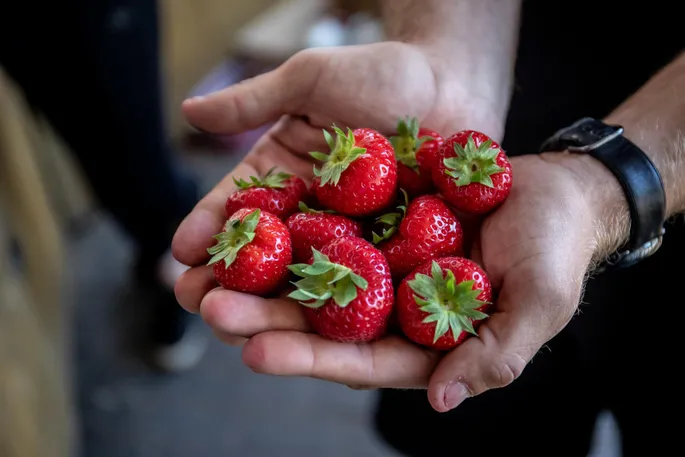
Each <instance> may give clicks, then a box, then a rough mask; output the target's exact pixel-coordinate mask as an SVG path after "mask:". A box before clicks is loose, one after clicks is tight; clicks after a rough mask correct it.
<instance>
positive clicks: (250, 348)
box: [243, 331, 438, 388]
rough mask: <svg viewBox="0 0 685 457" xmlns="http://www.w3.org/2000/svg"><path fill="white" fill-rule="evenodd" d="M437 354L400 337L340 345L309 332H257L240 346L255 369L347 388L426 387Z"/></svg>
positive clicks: (246, 360) (246, 359)
mask: <svg viewBox="0 0 685 457" xmlns="http://www.w3.org/2000/svg"><path fill="white" fill-rule="evenodd" d="M437 360H438V354H436V353H435V352H430V351H425V350H423V349H421V348H419V347H417V346H415V345H413V344H410V343H408V342H407V341H406V340H404V339H402V338H400V337H395V336H393V337H387V338H385V339H383V340H380V341H378V342H375V343H372V344H368V345H355V344H346V343H339V342H335V341H331V340H327V339H325V338H322V337H320V336H318V335H316V334H312V333H300V332H289V331H275V332H265V333H259V334H258V335H255V336H254V337H252V338H251V339H250V340H249V341H248V342H247V343H246V344H245V346H244V347H243V362H244V363H245V365H247V366H248V367H250V368H251V369H252V370H253V371H256V372H258V373H265V374H271V375H278V376H308V377H313V378H318V379H324V380H328V381H332V382H337V383H340V384H345V385H348V386H365V388H372V387H376V388H378V387H389V388H425V387H426V385H427V382H428V378H429V376H430V373H431V372H432V371H433V369H434V368H435V365H436V363H437Z"/></svg>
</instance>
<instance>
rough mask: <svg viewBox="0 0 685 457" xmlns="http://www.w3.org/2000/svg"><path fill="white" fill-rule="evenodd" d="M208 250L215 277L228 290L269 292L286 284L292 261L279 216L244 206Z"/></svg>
mask: <svg viewBox="0 0 685 457" xmlns="http://www.w3.org/2000/svg"><path fill="white" fill-rule="evenodd" d="M214 238H215V239H216V240H217V243H216V244H215V245H214V246H212V247H210V248H209V249H207V252H209V254H210V255H212V258H211V259H210V261H209V263H208V265H214V267H213V269H214V278H215V279H216V280H217V282H218V283H219V284H220V285H221V286H222V287H223V288H225V289H230V290H237V291H239V292H245V293H250V294H254V295H260V296H264V295H268V294H269V293H271V292H273V291H274V290H275V289H276V288H278V287H279V286H281V285H284V284H285V281H287V278H288V265H289V264H290V263H291V262H292V247H291V243H290V234H289V233H288V229H287V227H286V226H285V224H284V223H283V222H282V221H281V220H280V219H279V218H277V217H276V216H274V215H273V214H271V213H268V212H266V211H262V210H260V209H254V208H242V209H239V210H238V211H236V212H235V213H233V215H232V216H231V217H230V218H229V219H228V220H227V221H226V224H225V226H224V229H223V230H222V231H221V233H219V234H217V235H214Z"/></svg>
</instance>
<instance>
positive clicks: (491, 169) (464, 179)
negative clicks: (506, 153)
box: [443, 135, 504, 187]
mask: <svg viewBox="0 0 685 457" xmlns="http://www.w3.org/2000/svg"><path fill="white" fill-rule="evenodd" d="M454 152H455V153H456V154H457V155H456V157H451V158H449V159H445V160H444V161H443V162H444V164H445V167H447V170H445V173H446V174H447V175H449V176H451V177H453V178H454V183H455V184H456V185H457V186H467V185H469V184H471V183H480V184H482V185H484V186H487V187H493V184H492V178H491V176H492V175H494V174H497V173H501V172H503V171H504V168H502V167H500V166H499V165H497V156H498V155H499V153H500V151H499V149H498V148H493V147H492V141H491V140H487V141H483V142H482V143H481V145H480V146H476V143H475V141H473V135H469V139H468V141H467V142H466V147H462V146H461V145H460V144H458V143H454Z"/></svg>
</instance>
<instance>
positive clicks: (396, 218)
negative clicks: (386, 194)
mask: <svg viewBox="0 0 685 457" xmlns="http://www.w3.org/2000/svg"><path fill="white" fill-rule="evenodd" d="M400 190H401V191H402V195H403V196H404V204H403V205H399V206H397V211H395V212H392V213H386V214H383V215H381V216H379V217H377V218H376V223H378V224H382V231H381V234H380V235H378V234H377V233H376V232H371V236H372V240H371V242H372V243H373V244H378V243H380V242H381V241H383V240H388V239H390V237H392V236H393V235H394V234H395V232H397V229H398V228H399V226H400V224H401V223H402V220H403V219H404V216H405V215H406V214H407V207H408V206H409V196H408V195H407V192H405V191H404V189H400Z"/></svg>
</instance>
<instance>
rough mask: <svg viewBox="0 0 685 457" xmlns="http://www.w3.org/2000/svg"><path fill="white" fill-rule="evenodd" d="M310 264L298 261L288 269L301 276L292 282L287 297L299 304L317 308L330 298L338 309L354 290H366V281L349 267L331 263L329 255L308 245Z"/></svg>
mask: <svg viewBox="0 0 685 457" xmlns="http://www.w3.org/2000/svg"><path fill="white" fill-rule="evenodd" d="M312 254H313V261H312V263H311V264H306V263H300V264H293V265H289V266H288V268H289V269H290V271H292V272H293V273H294V274H295V275H297V276H299V277H301V278H302V279H300V280H298V281H297V282H293V283H292V284H293V285H294V286H295V287H296V289H295V290H294V291H293V292H291V293H290V294H289V295H288V297H290V298H292V299H294V300H297V301H299V302H300V304H301V305H303V306H307V307H310V308H319V307H321V306H323V305H324V304H325V303H326V302H327V301H329V300H332V302H333V303H335V304H336V305H337V306H340V307H342V308H344V307H346V306H347V305H349V304H350V303H351V302H352V301H353V300H354V299H355V298H357V294H358V291H357V290H358V289H362V290H366V289H367V288H368V287H369V283H368V282H367V281H366V279H364V278H363V277H361V276H360V275H358V274H356V273H355V272H353V271H352V269H350V268H348V267H346V266H344V265H340V264H338V263H334V262H331V260H330V258H329V257H328V256H327V255H325V254H323V253H321V252H320V251H318V250H316V249H315V248H312Z"/></svg>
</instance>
